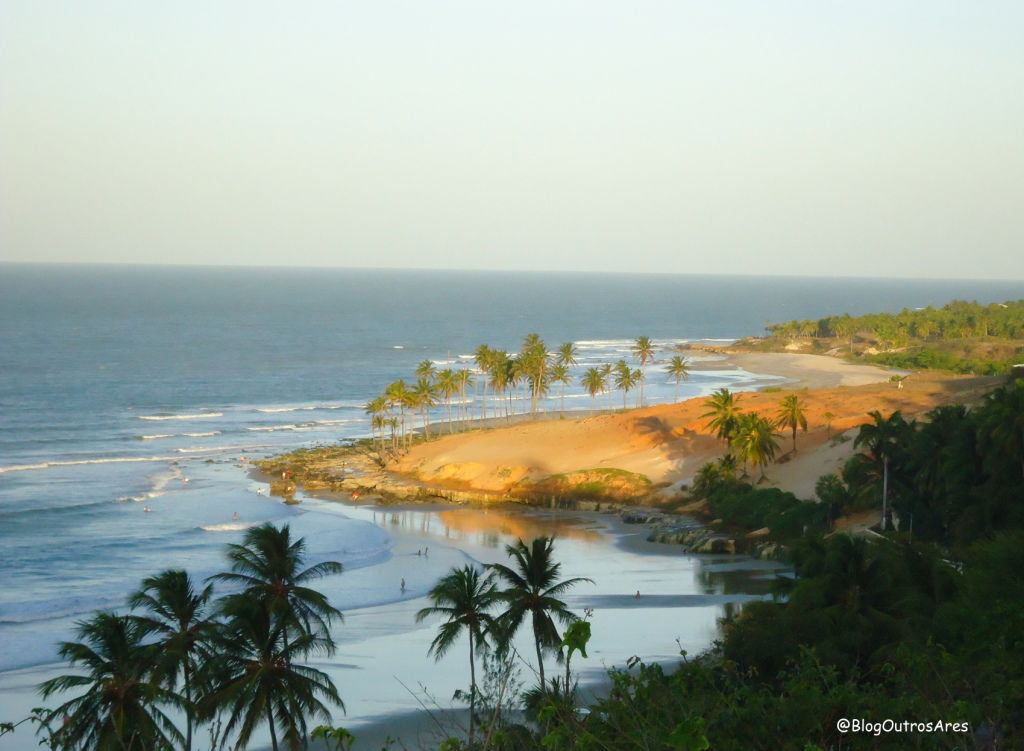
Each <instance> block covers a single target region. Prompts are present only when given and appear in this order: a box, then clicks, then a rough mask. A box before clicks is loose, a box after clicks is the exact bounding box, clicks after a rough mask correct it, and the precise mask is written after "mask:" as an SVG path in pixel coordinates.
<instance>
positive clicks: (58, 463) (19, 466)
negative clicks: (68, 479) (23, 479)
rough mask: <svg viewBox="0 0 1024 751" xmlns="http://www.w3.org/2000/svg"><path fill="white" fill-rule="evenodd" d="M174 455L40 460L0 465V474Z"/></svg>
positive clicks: (164, 459) (154, 459)
mask: <svg viewBox="0 0 1024 751" xmlns="http://www.w3.org/2000/svg"><path fill="white" fill-rule="evenodd" d="M176 458H177V457H174V456H122V457H114V458H109V459H75V460H72V461H55V462H40V463H39V464H15V465H12V466H10V467H0V474H3V473H4V472H24V471H27V470H30V469H49V468H51V467H77V466H80V465H84V464H122V463H127V462H169V461H174V459H176Z"/></svg>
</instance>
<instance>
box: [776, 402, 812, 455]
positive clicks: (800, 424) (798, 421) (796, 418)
mask: <svg viewBox="0 0 1024 751" xmlns="http://www.w3.org/2000/svg"><path fill="white" fill-rule="evenodd" d="M775 424H776V425H778V426H779V427H780V428H790V429H791V430H792V431H793V453H794V454H795V453H796V429H797V428H801V429H802V430H803V431H804V432H805V433H806V432H807V415H806V414H805V413H804V405H803V403H802V402H801V401H800V397H799V396H797V395H796V394H790V395H789V396H786V397H784V398H783V399H782V401H781V402H780V403H779V411H778V413H776V415H775Z"/></svg>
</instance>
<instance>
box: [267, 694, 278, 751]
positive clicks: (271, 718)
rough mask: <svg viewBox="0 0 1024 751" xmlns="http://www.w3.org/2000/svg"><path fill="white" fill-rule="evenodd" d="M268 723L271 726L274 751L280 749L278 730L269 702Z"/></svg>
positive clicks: (271, 740)
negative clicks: (278, 747) (275, 727)
mask: <svg viewBox="0 0 1024 751" xmlns="http://www.w3.org/2000/svg"><path fill="white" fill-rule="evenodd" d="M267 725H269V726H270V747H271V748H272V749H274V751H278V749H277V732H276V731H275V730H274V713H273V711H271V709H270V704H269V702H268V703H267Z"/></svg>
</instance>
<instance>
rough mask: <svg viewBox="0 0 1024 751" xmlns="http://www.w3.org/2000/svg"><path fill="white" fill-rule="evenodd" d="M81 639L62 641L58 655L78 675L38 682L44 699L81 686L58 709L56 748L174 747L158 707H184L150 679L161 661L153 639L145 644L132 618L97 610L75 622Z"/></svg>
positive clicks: (144, 750) (174, 733)
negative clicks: (59, 719)
mask: <svg viewBox="0 0 1024 751" xmlns="http://www.w3.org/2000/svg"><path fill="white" fill-rule="evenodd" d="M75 632H76V635H77V636H78V638H79V639H81V641H78V642H62V643H61V645H60V648H59V649H58V650H57V653H58V654H59V655H60V656H61V657H62V658H64V659H65V660H67V661H68V662H70V663H71V665H72V666H74V667H76V668H78V669H79V670H80V671H82V672H80V673H77V674H73V675H61V676H58V677H56V678H52V679H50V680H48V681H45V682H44V683H41V684H40V685H39V691H40V693H41V694H42V696H43V698H49V697H50V696H52V695H53V694H56V693H64V692H67V691H71V690H75V689H84V690H85V693H83V694H81V695H79V696H76V697H75V698H73V699H70V700H68V701H66V702H64V703H63V704H61V705H60V706H59V707H57V708H56V709H55V710H54V712H53V715H54V716H57V717H60V716H63V717H64V718H65V721H64V724H63V726H62V727H61V728H60V729H58V730H57V731H55V733H54V735H53V739H54V740H55V741H56V742H57V744H58V745H57V746H55V748H64V749H86V748H87V749H95V751H174V749H176V748H178V747H180V746H181V744H182V743H183V742H184V737H183V736H182V734H181V731H179V730H178V728H176V727H175V726H174V723H173V722H171V720H170V718H168V717H167V715H166V714H164V712H163V711H162V710H161V709H160V708H159V707H160V705H161V704H164V705H170V706H183V702H182V700H181V697H180V696H178V695H177V694H176V693H174V692H173V691H171V690H169V689H166V688H164V687H163V686H162V685H161V684H160V682H159V681H157V680H154V679H153V670H154V667H155V666H156V665H158V664H159V663H160V651H161V647H160V644H158V643H148V644H147V643H145V641H144V640H145V638H146V635H147V630H146V628H145V627H144V626H143V625H142V624H141V623H139V622H138V621H137V620H135V619H133V618H129V617H127V616H119V615H115V614H114V613H108V612H99V613H96V614H95V615H94V616H93V617H92V618H90V619H89V620H87V621H78V622H77V623H76V624H75Z"/></svg>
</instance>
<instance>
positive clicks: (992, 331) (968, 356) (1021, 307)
mask: <svg viewBox="0 0 1024 751" xmlns="http://www.w3.org/2000/svg"><path fill="white" fill-rule="evenodd" d="M768 332H769V334H770V335H771V336H770V338H769V339H766V340H759V341H758V342H756V343H754V344H755V346H756V348H760V349H777V348H778V347H779V346H780V345H782V344H783V343H784V342H785V341H788V340H792V339H794V338H796V337H808V338H810V339H811V342H812V344H814V345H815V347H814V348H815V350H816V351H823V350H825V349H829V348H834V347H837V346H843V347H847V346H848V348H849V353H850V354H851V355H853V354H854V353H855V352H856V346H855V345H856V343H857V341H858V340H859V341H860V342H861V348H860V353H861V354H862V356H865V357H866V358H867V359H868V360H869V361H871V362H874V363H877V364H879V365H886V366H889V367H895V368H911V369H936V370H949V371H953V372H956V373H974V374H977V375H1000V374H1004V373H1008V372H1009V371H1010V368H1011V366H1012V365H1014V364H1017V363H1019V362H1021V359H1022V353H1024V300H1017V301H1013V302H1005V303H992V304H990V305H981V304H979V303H976V302H964V301H960V300H956V301H953V302H951V303H949V304H948V305H944V306H943V307H941V308H931V307H929V308H924V309H922V310H903V311H901V312H900V313H895V314H892V313H875V314H870V315H863V316H850V315H848V314H844V315H841V316H827V317H825V318H820V319H817V320H803V321H786V322H785V323H777V324H773V325H771V326H768ZM867 343H871V344H873V345H874V346H875V350H880V351H876V352H871V351H867V352H865V350H866V349H867Z"/></svg>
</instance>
